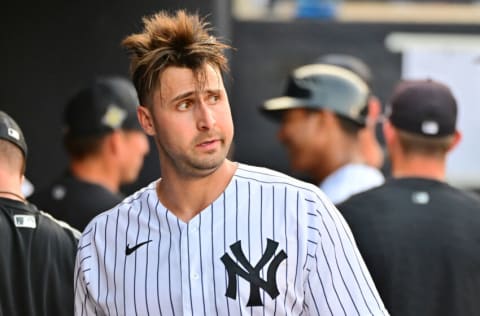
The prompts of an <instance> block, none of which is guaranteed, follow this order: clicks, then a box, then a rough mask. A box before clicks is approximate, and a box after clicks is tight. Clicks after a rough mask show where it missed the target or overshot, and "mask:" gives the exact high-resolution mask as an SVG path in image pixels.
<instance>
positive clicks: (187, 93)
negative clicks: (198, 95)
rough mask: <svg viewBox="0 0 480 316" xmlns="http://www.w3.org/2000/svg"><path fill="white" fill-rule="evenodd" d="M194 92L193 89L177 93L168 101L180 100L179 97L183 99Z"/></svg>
mask: <svg viewBox="0 0 480 316" xmlns="http://www.w3.org/2000/svg"><path fill="white" fill-rule="evenodd" d="M194 94H195V92H194V91H188V92H185V93H182V94H179V95H177V96H176V97H174V98H173V99H171V100H170V101H169V103H172V102H175V101H178V100H181V99H185V98H187V97H191V96H192V95H194Z"/></svg>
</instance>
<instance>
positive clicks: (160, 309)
mask: <svg viewBox="0 0 480 316" xmlns="http://www.w3.org/2000/svg"><path fill="white" fill-rule="evenodd" d="M159 203H160V201H158V200H157V204H156V205H155V215H156V217H157V223H158V248H157V249H158V259H157V295H156V297H157V304H158V311H159V312H160V316H162V315H163V314H162V306H161V304H160V295H158V293H160V260H161V259H162V258H161V257H160V255H161V253H162V252H161V251H160V245H161V244H162V226H161V222H160V217H159V215H158V205H159ZM166 222H167V226H168V229H169V231H170V225H169V224H168V221H166ZM168 251H169V252H170V249H169V250H168ZM168 260H169V261H170V258H169V259H168ZM168 267H169V271H168V286H169V287H170V286H171V284H172V283H171V281H170V265H168ZM169 296H170V304H171V306H172V310H173V304H172V295H169Z"/></svg>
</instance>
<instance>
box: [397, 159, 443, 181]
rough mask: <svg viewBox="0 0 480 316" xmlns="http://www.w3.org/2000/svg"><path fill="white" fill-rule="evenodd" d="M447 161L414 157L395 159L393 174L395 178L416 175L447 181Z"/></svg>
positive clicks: (417, 176) (416, 176)
mask: <svg viewBox="0 0 480 316" xmlns="http://www.w3.org/2000/svg"><path fill="white" fill-rule="evenodd" d="M445 167H446V166H445V161H444V160H443V161H440V160H438V159H432V158H425V157H421V156H419V157H413V158H410V159H402V160H395V159H394V160H393V161H392V175H393V177H395V178H405V177H415V178H427V179H434V180H438V181H445Z"/></svg>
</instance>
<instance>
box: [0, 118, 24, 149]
mask: <svg viewBox="0 0 480 316" xmlns="http://www.w3.org/2000/svg"><path fill="white" fill-rule="evenodd" d="M0 139H4V140H7V141H9V142H11V143H13V144H14V145H16V146H18V148H20V150H21V151H22V153H23V155H24V156H25V157H27V143H26V142H25V137H24V136H23V132H22V130H21V129H20V126H18V124H17V122H15V121H14V120H13V118H11V117H10V116H9V115H8V114H7V113H5V112H3V111H0Z"/></svg>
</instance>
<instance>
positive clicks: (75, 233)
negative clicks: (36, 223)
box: [38, 210, 81, 241]
mask: <svg viewBox="0 0 480 316" xmlns="http://www.w3.org/2000/svg"><path fill="white" fill-rule="evenodd" d="M38 212H39V217H41V218H43V220H42V221H41V223H42V224H43V223H49V224H48V226H49V227H48V229H52V228H53V227H55V228H56V229H58V230H61V231H63V232H65V233H66V234H68V235H70V236H72V237H73V239H75V240H76V241H78V240H79V239H80V236H81V233H80V231H79V230H77V229H76V228H74V227H72V226H70V225H69V224H68V223H66V222H64V221H61V220H59V219H57V218H55V217H54V216H52V215H51V214H50V213H47V212H45V211H42V210H38Z"/></svg>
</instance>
